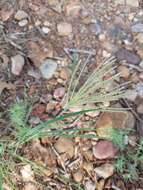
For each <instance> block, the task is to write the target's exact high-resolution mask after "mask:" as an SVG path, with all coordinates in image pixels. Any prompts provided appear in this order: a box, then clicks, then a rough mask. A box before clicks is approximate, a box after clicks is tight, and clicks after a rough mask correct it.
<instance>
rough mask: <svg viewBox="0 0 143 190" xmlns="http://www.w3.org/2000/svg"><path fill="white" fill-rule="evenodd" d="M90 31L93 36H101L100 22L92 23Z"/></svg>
mask: <svg viewBox="0 0 143 190" xmlns="http://www.w3.org/2000/svg"><path fill="white" fill-rule="evenodd" d="M90 30H91V32H92V33H93V34H95V35H99V34H100V33H101V32H102V29H101V24H100V23H99V22H96V23H92V24H91V25H90Z"/></svg>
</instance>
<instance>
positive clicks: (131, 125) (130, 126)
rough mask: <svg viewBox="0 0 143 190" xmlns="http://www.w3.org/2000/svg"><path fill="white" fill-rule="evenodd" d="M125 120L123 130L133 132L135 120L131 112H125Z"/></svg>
mask: <svg viewBox="0 0 143 190" xmlns="http://www.w3.org/2000/svg"><path fill="white" fill-rule="evenodd" d="M127 113H128V114H127V119H126V121H125V122H124V128H125V129H131V130H134V127H135V124H136V118H135V116H134V115H133V114H132V113H131V112H127Z"/></svg>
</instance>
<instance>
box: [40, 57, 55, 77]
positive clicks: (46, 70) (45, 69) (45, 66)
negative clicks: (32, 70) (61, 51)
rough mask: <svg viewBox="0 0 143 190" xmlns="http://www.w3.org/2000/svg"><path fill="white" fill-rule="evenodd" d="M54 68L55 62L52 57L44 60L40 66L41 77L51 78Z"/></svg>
mask: <svg viewBox="0 0 143 190" xmlns="http://www.w3.org/2000/svg"><path fill="white" fill-rule="evenodd" d="M56 69H57V63H56V62H55V61H53V60H52V59H46V60H44V61H43V63H42V64H41V66H40V71H41V74H42V77H43V78H45V79H50V78H52V76H53V75H54V73H55V71H56Z"/></svg>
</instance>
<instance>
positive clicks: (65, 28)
mask: <svg viewBox="0 0 143 190" xmlns="http://www.w3.org/2000/svg"><path fill="white" fill-rule="evenodd" d="M57 30H58V33H59V35H60V36H69V35H70V34H72V25H71V24H70V23H67V22H61V23H59V24H58V25H57Z"/></svg>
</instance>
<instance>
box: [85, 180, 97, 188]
mask: <svg viewBox="0 0 143 190" xmlns="http://www.w3.org/2000/svg"><path fill="white" fill-rule="evenodd" d="M95 189H96V184H95V183H93V182H92V181H91V180H88V181H86V182H85V190H95Z"/></svg>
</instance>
